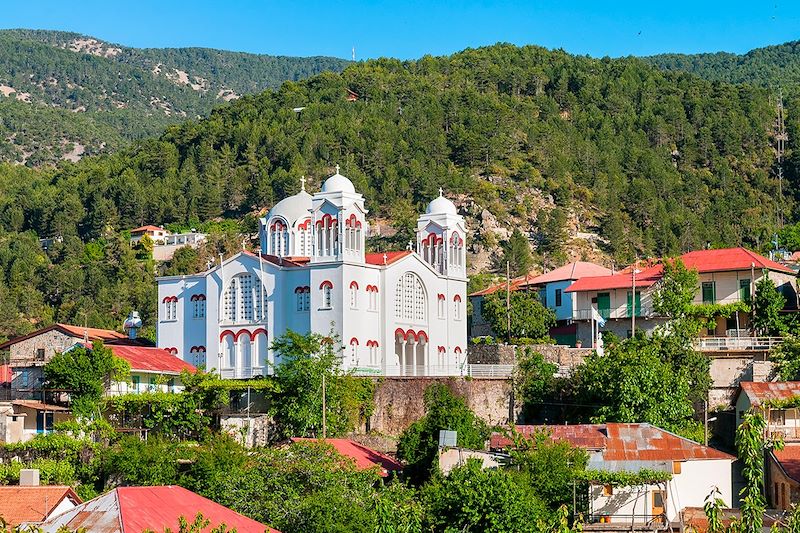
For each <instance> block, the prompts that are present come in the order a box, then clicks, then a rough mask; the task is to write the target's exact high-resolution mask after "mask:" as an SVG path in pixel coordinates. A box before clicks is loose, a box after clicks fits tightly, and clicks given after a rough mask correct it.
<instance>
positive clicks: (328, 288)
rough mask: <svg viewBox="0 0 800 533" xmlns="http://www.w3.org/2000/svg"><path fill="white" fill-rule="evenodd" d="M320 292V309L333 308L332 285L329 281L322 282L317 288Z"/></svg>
mask: <svg viewBox="0 0 800 533" xmlns="http://www.w3.org/2000/svg"><path fill="white" fill-rule="evenodd" d="M319 289H320V291H322V308H323V309H330V308H331V307H333V283H331V282H330V281H327V280H325V281H323V282H322V283H321V284H320V286H319Z"/></svg>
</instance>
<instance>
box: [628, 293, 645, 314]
mask: <svg viewBox="0 0 800 533" xmlns="http://www.w3.org/2000/svg"><path fill="white" fill-rule="evenodd" d="M634 306H635V310H634ZM626 310H627V312H628V316H629V317H631V316H633V314H634V312H635V313H636V316H642V293H641V291H636V293H635V296H634V293H633V292H632V291H628V301H627V304H626Z"/></svg>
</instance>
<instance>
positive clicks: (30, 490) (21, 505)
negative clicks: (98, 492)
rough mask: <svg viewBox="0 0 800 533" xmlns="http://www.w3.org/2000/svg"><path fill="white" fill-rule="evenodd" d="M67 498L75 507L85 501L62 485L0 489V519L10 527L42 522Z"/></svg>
mask: <svg viewBox="0 0 800 533" xmlns="http://www.w3.org/2000/svg"><path fill="white" fill-rule="evenodd" d="M65 498H66V499H69V500H71V501H72V502H73V503H74V504H75V505H77V504H79V503H81V502H82V501H83V500H81V499H80V498H79V497H78V495H77V494H75V491H74V490H72V488H71V487H65V486H61V485H49V486H39V487H20V486H5V487H0V517H2V518H3V520H5V521H6V523H7V524H8V525H9V526H10V527H14V526H18V525H20V524H22V523H23V522H41V521H42V520H44V519H46V518H47V517H48V516H50V513H52V512H53V510H54V509H55V508H56V507H58V505H59V504H60V503H61V502H62V501H64V499H65Z"/></svg>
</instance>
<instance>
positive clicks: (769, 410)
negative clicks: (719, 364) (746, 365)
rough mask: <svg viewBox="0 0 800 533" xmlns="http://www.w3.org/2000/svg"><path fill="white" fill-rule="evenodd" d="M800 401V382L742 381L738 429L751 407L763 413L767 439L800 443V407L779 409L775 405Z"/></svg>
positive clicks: (737, 406)
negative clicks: (776, 403)
mask: <svg viewBox="0 0 800 533" xmlns="http://www.w3.org/2000/svg"><path fill="white" fill-rule="evenodd" d="M798 397H800V381H767V382H755V381H743V382H741V383H740V384H739V392H738V393H737V394H736V399H735V400H736V401H735V404H736V427H739V424H741V423H742V418H743V417H744V414H745V413H746V412H747V411H748V410H750V408H751V407H756V408H758V409H760V410H761V411H762V412H763V413H764V418H765V419H766V422H767V436H770V437H779V438H781V439H783V440H784V441H785V442H800V410H798V408H797V407H787V408H780V407H779V408H776V407H773V406H772V405H771V403H772V402H785V401H787V400H792V399H793V398H798Z"/></svg>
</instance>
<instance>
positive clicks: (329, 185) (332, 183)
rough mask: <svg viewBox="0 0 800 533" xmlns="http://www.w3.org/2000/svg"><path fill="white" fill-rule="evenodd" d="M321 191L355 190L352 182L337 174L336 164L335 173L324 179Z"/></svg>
mask: <svg viewBox="0 0 800 533" xmlns="http://www.w3.org/2000/svg"><path fill="white" fill-rule="evenodd" d="M322 192H349V193H354V192H356V188H355V187H353V182H352V181H350V180H349V179H347V178H346V177H345V176H342V175H341V174H339V165H336V174H334V175H333V176H331V177H330V178H328V179H326V180H325V183H323V184H322Z"/></svg>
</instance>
